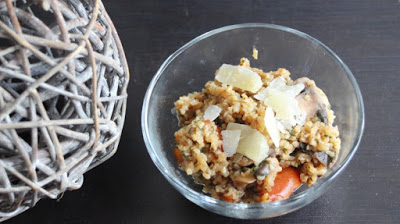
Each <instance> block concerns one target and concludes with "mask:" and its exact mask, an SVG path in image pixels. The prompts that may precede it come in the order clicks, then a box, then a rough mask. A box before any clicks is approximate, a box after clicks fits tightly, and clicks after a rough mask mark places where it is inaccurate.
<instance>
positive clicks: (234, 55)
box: [141, 24, 364, 219]
mask: <svg viewBox="0 0 400 224" xmlns="http://www.w3.org/2000/svg"><path fill="white" fill-rule="evenodd" d="M253 48H256V49H257V50H258V52H259V53H258V60H254V59H253V58H252V56H251V55H252V49H253ZM241 57H247V58H249V59H250V61H251V65H252V67H256V68H261V69H263V70H264V71H271V70H276V69H278V68H286V69H288V70H289V71H290V72H291V73H292V75H291V77H292V79H293V80H294V79H297V78H299V77H303V76H307V77H309V78H311V79H313V80H315V82H316V83H317V85H318V86H319V87H320V88H321V89H322V90H323V91H324V92H325V93H326V95H327V96H328V98H329V100H330V103H331V105H332V108H333V110H334V111H335V115H336V120H335V124H336V125H338V127H339V131H340V135H341V139H342V148H341V150H340V153H339V156H338V160H337V162H336V163H335V165H334V166H333V167H332V168H331V169H329V171H328V172H327V173H326V175H325V176H324V177H323V178H320V179H319V180H318V181H317V182H316V183H315V184H314V185H313V186H312V187H308V186H305V185H302V187H300V188H299V189H298V190H296V191H295V192H294V193H293V194H292V196H291V197H290V198H288V199H285V200H281V201H276V202H270V203H261V204H245V203H228V202H224V201H221V200H218V199H214V198H212V197H210V196H208V195H207V194H205V193H203V192H202V190H201V189H202V188H201V186H199V185H197V184H195V183H194V181H193V179H192V177H191V176H188V175H186V173H185V172H183V171H182V170H180V169H179V168H178V165H177V161H176V159H175V157H174V154H173V145H174V132H175V131H177V130H178V129H179V127H178V121H177V119H176V116H175V115H174V114H173V113H172V112H171V109H172V108H173V107H174V102H175V101H176V100H177V99H178V98H179V97H180V96H182V95H186V94H188V93H190V92H193V91H201V89H202V88H203V87H204V85H205V83H206V82H207V81H209V80H213V79H214V74H215V71H216V70H217V69H218V68H219V67H220V66H221V64H223V63H227V64H237V63H239V60H240V58H241ZM141 122H142V131H143V137H144V141H145V144H146V147H147V150H148V152H149V154H150V157H151V159H152V160H153V162H154V164H155V165H156V166H157V168H158V169H159V170H160V171H161V173H162V174H163V175H164V177H165V178H166V179H167V180H168V182H169V183H171V184H172V186H174V187H175V188H176V189H177V190H178V191H179V192H180V193H181V194H182V195H184V196H185V197H186V198H187V199H189V200H190V201H192V202H193V203H195V204H197V205H199V206H201V207H203V208H205V209H207V210H209V211H211V212H215V213H217V214H221V215H225V216H228V217H234V218H240V219H260V218H268V217H274V216H279V215H283V214H286V213H289V212H292V211H294V210H297V209H299V208H301V207H303V206H305V205H307V204H309V203H310V202H312V201H313V200H315V199H316V198H318V197H319V196H321V195H322V194H323V193H324V192H326V191H327V189H328V188H329V186H330V185H331V184H332V182H333V180H334V179H335V178H336V177H337V176H338V174H339V173H340V172H341V171H342V170H343V169H344V168H345V166H346V165H347V164H348V163H349V162H350V160H351V158H352V157H353V155H354V153H355V152H356V150H357V147H358V145H359V143H360V140H361V136H362V132H363V128H364V106H363V101H362V96H361V93H360V90H359V88H358V85H357V83H356V80H355V79H354V76H353V75H352V73H351V71H350V70H349V68H348V67H347V66H346V65H345V64H344V63H343V62H342V60H341V59H340V58H339V57H338V56H337V55H336V54H335V53H334V52H333V51H332V50H330V49H329V48H328V47H327V46H325V45H324V44H322V43H321V42H320V41H318V40H316V39H315V38H313V37H311V36H309V35H307V34H305V33H302V32H300V31H297V30H294V29H291V28H287V27H283V26H277V25H271V24H240V25H232V26H227V27H222V28H219V29H216V30H212V31H210V32H207V33H205V34H203V35H200V36H199V37H197V38H195V39H193V40H192V41H190V42H189V43H187V44H185V45H184V46H183V47H181V48H180V49H179V50H177V51H176V52H175V53H173V54H172V55H171V56H170V57H168V58H167V60H166V61H165V62H164V63H163V64H162V65H161V67H160V69H159V70H158V71H157V73H156V74H155V76H154V78H153V80H152V81H151V83H150V85H149V87H148V89H147V92H146V95H145V98H144V102H143V108H142V121H141Z"/></svg>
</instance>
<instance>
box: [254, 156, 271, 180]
mask: <svg viewBox="0 0 400 224" xmlns="http://www.w3.org/2000/svg"><path fill="white" fill-rule="evenodd" d="M270 173H271V169H270V167H269V162H268V160H264V161H262V162H261V163H260V164H259V165H258V168H257V169H256V171H255V172H254V176H256V178H257V179H258V180H263V179H265V177H266V176H268V174H270Z"/></svg>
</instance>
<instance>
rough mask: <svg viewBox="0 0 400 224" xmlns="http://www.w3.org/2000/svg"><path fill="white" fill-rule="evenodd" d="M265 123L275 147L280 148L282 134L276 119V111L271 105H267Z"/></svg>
mask: <svg viewBox="0 0 400 224" xmlns="http://www.w3.org/2000/svg"><path fill="white" fill-rule="evenodd" d="M264 123H265V127H267V131H268V134H269V136H270V137H271V139H272V142H273V143H274V145H275V147H277V148H278V147H279V142H280V141H281V135H280V131H279V129H278V125H277V123H276V120H275V116H274V111H272V108H271V107H267V110H266V111H265V116H264Z"/></svg>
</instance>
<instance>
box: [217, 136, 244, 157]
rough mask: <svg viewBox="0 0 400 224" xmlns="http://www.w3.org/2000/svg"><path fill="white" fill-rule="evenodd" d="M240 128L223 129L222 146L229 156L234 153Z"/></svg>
mask: <svg viewBox="0 0 400 224" xmlns="http://www.w3.org/2000/svg"><path fill="white" fill-rule="evenodd" d="M241 132H242V131H241V130H223V131H221V135H222V146H223V148H224V152H225V153H226V155H227V157H231V156H233V155H234V154H235V153H236V149H237V147H238V144H239V140H240V134H241Z"/></svg>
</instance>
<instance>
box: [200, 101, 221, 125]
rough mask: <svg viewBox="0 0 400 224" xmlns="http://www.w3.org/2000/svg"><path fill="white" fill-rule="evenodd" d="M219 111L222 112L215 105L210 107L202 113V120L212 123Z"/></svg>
mask: <svg viewBox="0 0 400 224" xmlns="http://www.w3.org/2000/svg"><path fill="white" fill-rule="evenodd" d="M221 111H222V109H221V107H219V106H217V105H210V106H209V107H207V109H206V111H205V112H204V117H203V118H204V120H210V121H214V120H215V119H216V118H217V117H218V116H219V114H220V113H221Z"/></svg>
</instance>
